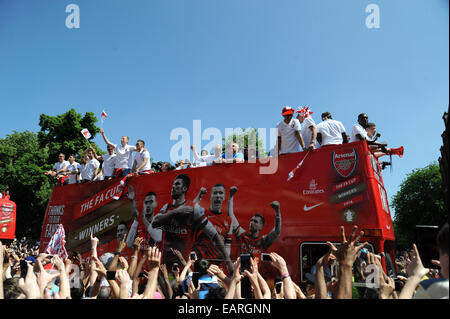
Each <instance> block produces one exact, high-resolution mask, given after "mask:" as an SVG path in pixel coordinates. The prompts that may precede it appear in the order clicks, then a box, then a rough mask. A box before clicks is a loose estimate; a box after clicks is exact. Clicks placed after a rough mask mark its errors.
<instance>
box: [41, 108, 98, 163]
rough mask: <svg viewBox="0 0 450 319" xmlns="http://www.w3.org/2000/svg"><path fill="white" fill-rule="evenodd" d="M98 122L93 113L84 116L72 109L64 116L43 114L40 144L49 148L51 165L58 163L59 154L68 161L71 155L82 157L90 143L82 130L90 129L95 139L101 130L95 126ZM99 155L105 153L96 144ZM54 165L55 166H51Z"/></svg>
mask: <svg viewBox="0 0 450 319" xmlns="http://www.w3.org/2000/svg"><path fill="white" fill-rule="evenodd" d="M97 121H98V119H97V117H96V116H95V115H94V113H92V112H86V113H85V115H84V116H82V115H81V114H80V113H77V112H76V111H75V110H74V109H70V110H69V111H67V112H66V113H64V114H60V115H56V116H50V115H47V114H41V116H40V119H39V126H40V127H41V130H40V132H39V133H38V138H39V144H40V146H41V147H47V148H48V155H49V161H48V163H49V165H50V163H54V162H56V160H57V158H58V154H59V153H64V154H65V155H66V160H67V159H68V157H69V155H70V154H78V155H79V156H81V154H82V153H83V151H84V150H85V149H86V148H88V147H89V142H88V141H87V140H86V139H85V138H84V137H83V135H82V134H81V130H82V129H85V128H86V129H88V130H89V132H90V133H91V135H92V136H91V138H90V139H93V138H94V137H95V135H96V134H97V133H99V132H100V129H99V128H98V127H97V126H96V125H95V123H96V122H97ZM94 147H95V149H96V151H97V154H99V155H101V154H103V152H102V151H101V149H100V148H98V147H97V146H96V145H95V144H94ZM51 165H53V164H51Z"/></svg>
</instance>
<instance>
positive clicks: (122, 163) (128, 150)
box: [114, 144, 136, 168]
mask: <svg viewBox="0 0 450 319" xmlns="http://www.w3.org/2000/svg"><path fill="white" fill-rule="evenodd" d="M114 150H115V151H116V161H115V165H116V168H131V165H133V163H132V162H131V161H132V156H131V155H132V154H133V151H134V150H136V146H132V145H129V144H127V145H126V146H125V147H123V146H122V145H115V144H114Z"/></svg>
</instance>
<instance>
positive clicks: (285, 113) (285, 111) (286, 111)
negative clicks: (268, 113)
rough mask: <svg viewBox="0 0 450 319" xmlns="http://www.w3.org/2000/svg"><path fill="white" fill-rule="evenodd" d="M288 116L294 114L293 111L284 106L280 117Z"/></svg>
mask: <svg viewBox="0 0 450 319" xmlns="http://www.w3.org/2000/svg"><path fill="white" fill-rule="evenodd" d="M289 114H294V109H293V108H292V107H290V106H285V107H284V108H283V111H281V115H289Z"/></svg>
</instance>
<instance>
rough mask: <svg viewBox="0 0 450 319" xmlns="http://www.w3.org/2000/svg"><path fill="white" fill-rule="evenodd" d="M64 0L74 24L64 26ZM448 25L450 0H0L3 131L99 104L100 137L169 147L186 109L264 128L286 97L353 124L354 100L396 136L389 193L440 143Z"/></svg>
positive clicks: (159, 151) (187, 119)
mask: <svg viewBox="0 0 450 319" xmlns="http://www.w3.org/2000/svg"><path fill="white" fill-rule="evenodd" d="M71 3H74V4H77V5H78V6H79V8H80V28H79V29H68V28H67V27H66V25H65V21H66V17H67V16H68V13H66V12H65V8H66V6H67V5H69V4H71ZM371 3H374V4H377V5H378V6H379V8H380V28H379V29H368V28H367V27H366V24H365V21H366V17H367V16H368V13H366V12H365V8H366V6H367V5H369V4H371ZM448 30H449V2H448V0H427V1H424V0H416V1H411V0H408V1H406V0H389V1H387V0H385V1H379V0H378V1H375V0H367V1H365V0H358V1H356V0H342V1H331V0H277V1H275V0H132V1H125V0H120V1H119V0H94V1H93V0H72V1H65V0H40V1H25V0H0V108H1V115H0V116H1V125H0V138H3V137H5V136H6V135H7V134H10V133H12V132H13V130H17V131H24V130H30V131H34V132H37V131H38V130H39V125H38V122H39V115H40V114H42V113H46V114H49V115H56V114H62V113H65V112H66V111H67V110H69V109H70V108H72V107H73V108H75V109H76V110H77V111H78V112H80V113H83V114H84V113H85V112H88V111H90V112H94V113H95V114H96V115H97V116H98V117H99V118H100V113H101V111H102V109H105V110H106V111H107V113H108V115H109V118H108V119H107V120H106V121H105V122H104V125H103V127H104V129H105V131H106V133H107V136H108V138H109V139H110V140H111V141H113V142H116V143H119V141H120V137H121V136H122V135H129V136H130V138H131V141H130V142H131V143H133V144H134V143H135V141H136V139H144V140H145V141H146V142H147V146H148V148H149V150H150V153H151V156H152V157H153V158H154V159H155V160H168V159H169V153H170V149H171V148H172V147H173V146H174V144H175V143H176V142H177V141H171V140H170V138H169V137H170V133H171V131H172V130H173V129H174V128H177V127H183V128H186V129H188V130H190V131H191V134H192V125H193V120H201V121H202V128H203V129H205V128H208V127H216V128H218V129H219V130H221V131H222V134H224V133H225V128H238V127H257V128H266V129H267V130H268V129H269V128H271V127H275V125H276V123H277V122H278V121H280V120H281V109H282V108H283V106H285V105H292V106H298V105H309V106H310V107H311V108H312V110H313V111H314V112H315V113H314V115H313V118H314V119H315V120H316V122H319V121H320V114H321V113H322V112H324V111H329V112H331V113H332V114H333V116H334V118H335V119H338V120H340V121H342V122H343V124H344V126H345V127H346V129H347V132H350V130H351V127H352V126H353V124H354V123H356V118H357V115H358V114H359V113H362V112H365V113H367V114H368V115H369V120H370V121H373V122H375V123H376V124H377V128H378V131H379V132H381V134H382V138H381V140H384V141H387V142H388V143H389V146H392V147H397V146H400V145H403V146H404V147H405V156H404V157H403V158H402V159H399V158H397V157H395V158H394V169H393V172H392V173H391V172H390V171H389V169H387V170H385V171H384V175H383V177H384V181H385V186H386V189H387V192H388V196H389V198H391V197H392V195H394V194H395V193H396V192H397V190H398V187H399V185H400V183H401V182H402V180H403V179H404V178H405V177H406V174H407V173H409V172H411V171H412V170H413V169H414V168H419V167H424V166H426V165H428V164H429V163H431V162H432V161H435V160H437V159H438V157H439V156H440V151H439V149H440V146H441V145H442V139H441V134H442V132H443V130H444V123H443V120H442V115H443V113H444V112H445V111H447V109H448V103H449V90H448V87H449V73H448V72H449V71H448V70H449V42H448V36H449V34H448ZM267 138H269V137H268V136H267ZM94 141H95V142H97V143H98V144H99V145H100V146H101V147H103V148H104V149H106V147H105V144H104V143H103V141H102V139H101V136H100V135H99V136H97V137H96V138H95V140H94ZM208 142H209V141H208V140H206V141H203V145H205V144H207V143H208Z"/></svg>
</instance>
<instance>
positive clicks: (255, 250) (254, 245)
mask: <svg viewBox="0 0 450 319" xmlns="http://www.w3.org/2000/svg"><path fill="white" fill-rule="evenodd" d="M237 190H238V189H237V187H236V186H232V187H230V198H229V200H228V215H229V216H230V218H231V219H232V221H233V226H232V228H233V230H234V233H235V236H236V238H238V239H239V240H240V242H241V245H240V250H241V253H248V254H252V255H253V256H255V255H259V254H261V253H262V252H264V251H266V250H267V249H268V248H269V247H270V246H271V245H272V244H273V243H274V242H275V240H276V239H277V238H278V236H279V235H280V234H281V211H280V203H279V202H277V201H273V202H271V203H270V206H271V207H272V208H273V209H274V211H275V226H274V228H273V229H272V230H271V231H270V232H269V233H268V234H266V235H263V236H260V231H261V229H262V228H263V227H264V217H263V216H262V215H261V214H258V213H256V214H255V215H253V217H252V218H251V220H250V225H249V230H248V231H246V230H245V229H244V228H242V227H241V226H240V225H239V222H238V220H237V219H236V216H235V215H234V208H233V199H234V195H235V194H236V192H237Z"/></svg>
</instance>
